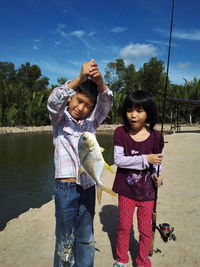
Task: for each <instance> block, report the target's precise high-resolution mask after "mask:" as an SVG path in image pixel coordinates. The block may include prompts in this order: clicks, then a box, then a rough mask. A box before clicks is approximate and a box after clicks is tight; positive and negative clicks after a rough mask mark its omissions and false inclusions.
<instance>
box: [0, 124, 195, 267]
mask: <svg viewBox="0 0 200 267" xmlns="http://www.w3.org/2000/svg"><path fill="white" fill-rule="evenodd" d="M192 130H193V131H192ZM165 141H167V143H166V144H165V148H164V154H165V159H164V164H163V170H162V175H163V177H165V182H164V185H163V186H162V187H161V188H160V189H159V196H158V207H157V213H158V214H157V224H159V223H164V222H167V223H169V224H170V225H171V226H173V227H174V228H175V231H174V233H175V235H176V238H177V240H176V241H175V242H174V241H168V242H167V243H164V242H163V241H162V239H161V238H160V236H159V233H158V232H156V238H155V246H154V248H155V250H156V249H159V250H160V251H161V253H154V255H153V256H152V257H151V261H152V265H153V266H154V267H158V266H159V267H174V266H180V267H198V266H200V209H199V205H200V194H199V189H200V185H199V184H200V183H199V177H200V176H199V173H200V128H194V129H192V128H190V131H188V130H185V131H183V132H181V133H176V134H172V135H166V136H165ZM113 169H114V170H115V166H113ZM113 179H114V174H110V173H108V172H107V171H105V175H104V183H105V184H106V185H107V186H109V187H111V186H112V183H113ZM94 225H95V239H96V248H97V251H96V255H95V265H94V266H95V267H111V266H112V263H113V262H114V259H113V258H114V257H115V244H116V230H117V198H115V197H112V196H110V195H108V194H106V193H103V198H102V203H101V205H98V204H97V206H96V215H95V224H94ZM54 228H55V223H54V203H53V201H50V202H49V203H47V204H45V205H44V206H42V207H41V208H40V209H32V210H29V211H28V212H26V213H24V214H22V215H20V216H19V217H18V218H17V219H13V220H12V221H10V222H9V223H8V224H7V226H6V228H5V229H4V231H2V232H0V240H1V241H0V267H49V266H52V262H53V251H54V241H55V240H54ZM137 239H138V232H137V223H136V221H135V218H134V234H133V233H132V236H131V244H130V261H129V267H130V266H134V265H132V260H133V262H134V259H135V255H136V253H137V241H136V240H137ZM83 267H84V266H83Z"/></svg>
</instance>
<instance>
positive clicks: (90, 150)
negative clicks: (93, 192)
mask: <svg viewBox="0 0 200 267" xmlns="http://www.w3.org/2000/svg"><path fill="white" fill-rule="evenodd" d="M103 151H104V148H101V147H100V146H99V143H98V142H97V139H96V137H95V135H94V134H92V133H90V132H83V133H82V135H81V136H80V138H79V141H78V154H79V159H80V164H81V165H80V168H79V177H80V175H81V173H82V172H84V171H85V172H86V173H87V174H88V175H89V177H90V178H92V179H93V180H94V181H95V183H96V189H97V200H98V203H99V204H101V197H102V191H105V192H107V193H108V194H110V195H112V196H116V194H115V193H114V192H113V191H112V190H111V189H110V188H108V187H106V186H105V185H104V184H103V182H102V180H101V178H102V173H103V170H104V168H107V169H108V170H109V171H110V172H112V173H113V172H114V171H113V170H112V168H111V167H110V166H109V165H108V164H107V163H106V162H105V160H104V158H103V155H102V152H103Z"/></svg>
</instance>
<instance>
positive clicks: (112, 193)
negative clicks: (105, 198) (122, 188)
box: [102, 185, 117, 197]
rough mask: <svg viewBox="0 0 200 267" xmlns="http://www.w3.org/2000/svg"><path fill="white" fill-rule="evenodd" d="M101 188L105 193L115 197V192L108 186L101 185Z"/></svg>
mask: <svg viewBox="0 0 200 267" xmlns="http://www.w3.org/2000/svg"><path fill="white" fill-rule="evenodd" d="M102 190H103V191H105V192H106V193H108V194H110V195H111V196H114V197H116V196H117V195H116V194H115V192H113V191H112V190H111V189H110V188H108V187H106V186H104V185H102Z"/></svg>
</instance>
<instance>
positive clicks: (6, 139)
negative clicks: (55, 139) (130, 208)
mask: <svg viewBox="0 0 200 267" xmlns="http://www.w3.org/2000/svg"><path fill="white" fill-rule="evenodd" d="M97 139H98V142H99V144H100V146H101V147H104V148H105V152H103V155H104V158H105V161H106V162H107V163H108V164H113V143H112V136H111V135H99V134H98V135H97ZM0 152H1V153H0V203H1V205H0V231H1V230H3V229H4V228H5V226H6V223H7V222H8V221H9V220H11V219H13V218H16V217H18V216H19V215H20V214H21V213H23V212H26V211H27V210H29V209H30V208H39V207H41V206H42V205H43V204H45V203H47V202H48V201H50V200H51V198H52V188H53V182H54V179H53V175H54V166H53V144H52V135H51V134H50V133H49V134H47V133H45V134H27V135H26V134H15V135H0Z"/></svg>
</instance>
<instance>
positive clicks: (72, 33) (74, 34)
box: [70, 31, 85, 38]
mask: <svg viewBox="0 0 200 267" xmlns="http://www.w3.org/2000/svg"><path fill="white" fill-rule="evenodd" d="M70 35H72V36H76V37H78V38H81V37H83V36H84V35H85V31H73V32H70Z"/></svg>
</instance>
